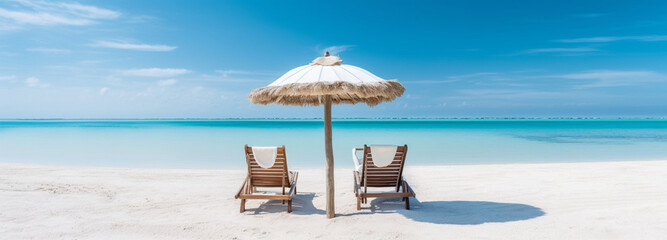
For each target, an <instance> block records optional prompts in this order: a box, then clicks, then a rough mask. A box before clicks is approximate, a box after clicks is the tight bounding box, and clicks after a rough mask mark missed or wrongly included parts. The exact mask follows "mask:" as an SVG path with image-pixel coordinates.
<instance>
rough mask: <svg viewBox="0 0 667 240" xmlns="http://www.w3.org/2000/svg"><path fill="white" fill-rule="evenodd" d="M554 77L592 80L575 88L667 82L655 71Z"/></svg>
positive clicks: (663, 75)
mask: <svg viewBox="0 0 667 240" xmlns="http://www.w3.org/2000/svg"><path fill="white" fill-rule="evenodd" d="M553 77H556V78H564V79H574V80H592V82H591V83H585V84H580V85H577V86H575V88H597V87H619V86H634V85H640V84H642V83H649V82H663V81H667V75H665V74H661V73H657V72H653V71H615V70H592V71H585V72H579V73H572V74H563V75H557V76H553Z"/></svg>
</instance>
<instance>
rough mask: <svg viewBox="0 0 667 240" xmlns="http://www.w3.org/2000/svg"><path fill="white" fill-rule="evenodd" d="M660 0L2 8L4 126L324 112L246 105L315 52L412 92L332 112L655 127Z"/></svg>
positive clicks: (13, 4) (660, 72)
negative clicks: (623, 120) (649, 120)
mask: <svg viewBox="0 0 667 240" xmlns="http://www.w3.org/2000/svg"><path fill="white" fill-rule="evenodd" d="M665 12H667V2H665V1H633V2H631V1H625V2H621V1H455V2H454V1H434V2H411V1H369V2H359V1H349V2H348V1H333V2H320V1H294V2H292V1H233V2H227V1H197V2H196V4H194V3H193V2H191V1H133V0H126V1H79V2H72V1H34V0H19V1H0V118H153V117H156V118H180V117H185V118H229V117H232V118H234V117H320V116H321V115H322V109H321V108H317V107H285V106H278V105H270V106H261V105H252V104H251V103H249V102H248V100H247V94H248V92H250V90H252V89H254V88H258V87H262V86H265V85H268V84H269V83H271V82H272V81H273V80H275V79H276V78H278V77H279V76H280V75H281V74H282V73H285V72H287V71H288V70H290V69H292V68H294V67H297V66H300V65H305V64H307V63H309V62H310V61H311V60H312V59H313V58H315V57H318V56H320V55H321V54H322V52H323V51H324V50H330V51H332V52H334V53H335V54H336V55H339V56H340V57H341V58H342V59H343V61H344V62H345V63H346V64H351V65H356V66H359V67H362V68H365V69H367V70H369V71H371V72H373V73H375V74H376V75H378V76H380V77H382V78H385V79H398V80H399V81H400V82H401V83H403V85H404V86H405V87H406V88H407V90H406V92H405V94H404V96H403V97H401V98H400V99H398V100H396V101H394V102H391V103H384V104H381V105H379V106H377V107H374V108H369V107H367V106H365V105H354V106H352V105H339V106H335V107H334V112H333V115H334V117H665V116H667V94H666V93H667V14H665Z"/></svg>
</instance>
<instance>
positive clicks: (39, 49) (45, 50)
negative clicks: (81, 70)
mask: <svg viewBox="0 0 667 240" xmlns="http://www.w3.org/2000/svg"><path fill="white" fill-rule="evenodd" d="M26 51H28V52H38V53H70V50H68V49H59V48H42V47H37V48H28V49H26Z"/></svg>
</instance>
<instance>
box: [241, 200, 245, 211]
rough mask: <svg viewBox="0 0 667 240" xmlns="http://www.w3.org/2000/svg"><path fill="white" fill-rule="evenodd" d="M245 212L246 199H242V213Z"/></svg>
mask: <svg viewBox="0 0 667 240" xmlns="http://www.w3.org/2000/svg"><path fill="white" fill-rule="evenodd" d="M243 212H245V199H241V213H243Z"/></svg>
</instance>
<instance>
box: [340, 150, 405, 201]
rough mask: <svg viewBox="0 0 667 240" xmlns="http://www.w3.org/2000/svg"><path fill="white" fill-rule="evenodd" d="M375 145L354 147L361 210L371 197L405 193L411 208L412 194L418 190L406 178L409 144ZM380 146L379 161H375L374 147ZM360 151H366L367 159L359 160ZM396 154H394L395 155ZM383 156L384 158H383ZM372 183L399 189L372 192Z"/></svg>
mask: <svg viewBox="0 0 667 240" xmlns="http://www.w3.org/2000/svg"><path fill="white" fill-rule="evenodd" d="M393 147H395V149H396V150H395V152H394V150H393V148H392V146H371V147H368V146H366V145H364V147H363V148H354V149H353V150H352V155H353V157H354V158H353V160H354V161H355V165H356V166H355V168H356V169H355V170H354V171H353V172H354V193H355V195H356V196H357V210H361V204H362V203H367V202H368V199H367V198H369V197H402V198H403V201H405V209H410V199H409V198H410V197H415V193H414V191H412V188H410V185H408V182H406V181H405V180H403V176H402V174H403V165H404V164H405V155H406V154H407V152H408V145H403V146H393ZM372 149H376V151H378V152H377V154H375V155H376V156H375V157H376V158H377V162H374V161H373V156H374V154H373V151H372ZM356 151H364V155H363V161H361V162H359V161H358V158H357V155H356ZM392 155H393V158H392ZM380 158H383V159H380ZM369 187H385V188H386V187H392V188H395V189H396V192H393V189H392V192H372V193H369V192H368V188H369Z"/></svg>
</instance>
